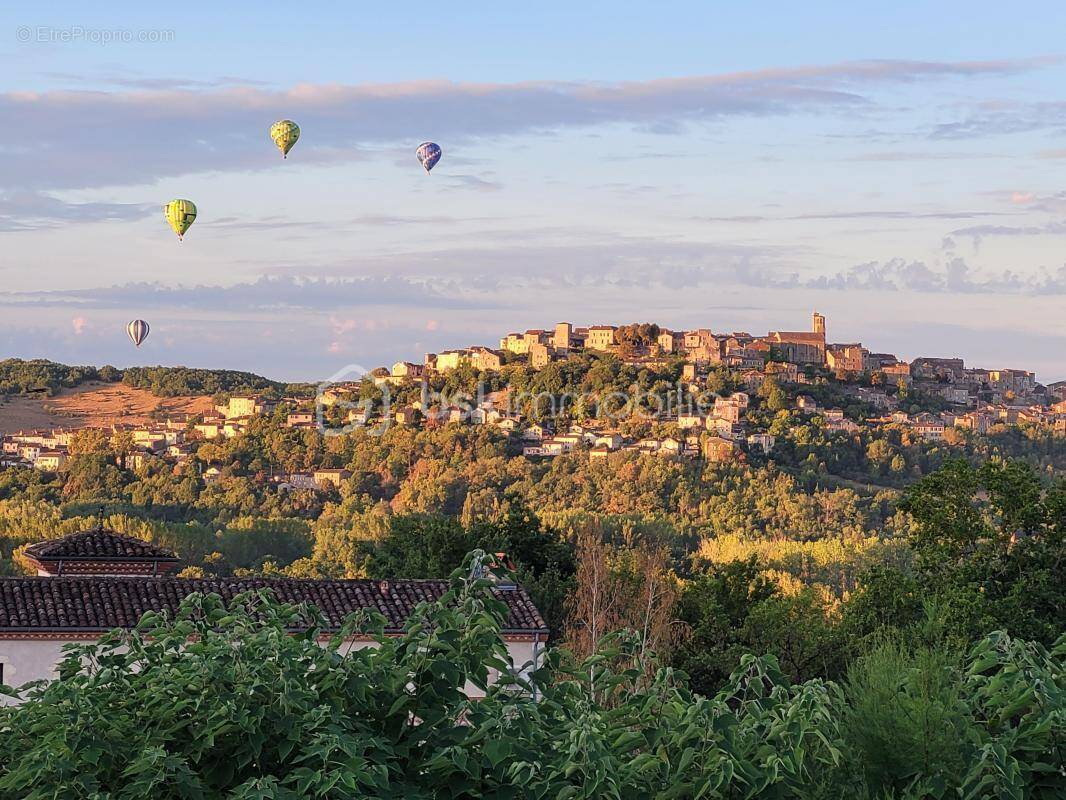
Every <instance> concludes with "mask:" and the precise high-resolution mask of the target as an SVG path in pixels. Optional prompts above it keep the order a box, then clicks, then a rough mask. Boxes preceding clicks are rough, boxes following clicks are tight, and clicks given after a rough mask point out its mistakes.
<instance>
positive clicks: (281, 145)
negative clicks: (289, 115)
mask: <svg viewBox="0 0 1066 800" xmlns="http://www.w3.org/2000/svg"><path fill="white" fill-rule="evenodd" d="M270 138H271V139H273V140H274V144H276V145H277V146H278V150H280V151H281V157H282V158H288V157H289V151H290V150H292V146H293V145H294V144H296V140H297V139H299V138H300V126H299V125H297V124H296V123H295V122H293V121H292V120H291V119H279V120H278V121H277V122H275V123H274V124H273V125H271V126H270Z"/></svg>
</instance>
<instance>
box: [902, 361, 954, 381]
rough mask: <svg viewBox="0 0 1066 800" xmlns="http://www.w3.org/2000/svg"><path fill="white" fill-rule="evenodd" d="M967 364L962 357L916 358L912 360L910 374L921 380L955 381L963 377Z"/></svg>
mask: <svg viewBox="0 0 1066 800" xmlns="http://www.w3.org/2000/svg"><path fill="white" fill-rule="evenodd" d="M965 373H966V365H965V363H963V360H962V359H961V358H924V357H923V358H916V359H914V361H912V362H911V365H910V374H911V375H912V376H914V377H915V378H918V379H920V380H938V381H946V382H949V383H955V381H957V380H961V379H963V377H964V376H965Z"/></svg>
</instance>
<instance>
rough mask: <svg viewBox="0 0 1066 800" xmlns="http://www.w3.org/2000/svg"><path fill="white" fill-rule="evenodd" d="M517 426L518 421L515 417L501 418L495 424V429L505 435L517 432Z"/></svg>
mask: <svg viewBox="0 0 1066 800" xmlns="http://www.w3.org/2000/svg"><path fill="white" fill-rule="evenodd" d="M519 424H520V420H519V419H518V417H516V416H506V417H502V416H501V417H499V418H498V419H497V420H496V422H495V425H496V427H497V428H499V429H500V430H501V431H506V432H507V433H514V432H515V431H516V430H518V426H519Z"/></svg>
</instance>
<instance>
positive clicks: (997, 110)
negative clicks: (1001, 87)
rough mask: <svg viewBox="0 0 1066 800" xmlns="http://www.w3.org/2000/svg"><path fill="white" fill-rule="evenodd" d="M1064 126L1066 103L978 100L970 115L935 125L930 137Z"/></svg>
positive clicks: (942, 137) (1056, 128) (966, 135)
mask: <svg viewBox="0 0 1066 800" xmlns="http://www.w3.org/2000/svg"><path fill="white" fill-rule="evenodd" d="M1064 126H1066V102H1061V101H1050V102H1048V101H1046V102H1039V103H1022V102H1015V101H994V102H984V103H978V104H977V105H976V107H975V108H974V109H973V110H972V111H971V112H970V113H969V114H968V116H966V117H965V118H963V119H961V120H956V121H953V122H944V123H941V124H939V125H936V126H934V127H933V128H932V129H931V130H930V131H929V134H928V136H929V138H930V139H945V140H950V139H975V138H979V137H987V136H1003V135H1007V134H1014V133H1029V132H1032V131H1039V130H1048V129H1053V130H1061V129H1062V128H1063V127H1064ZM1045 152H1054V151H1045ZM1051 157H1054V156H1051Z"/></svg>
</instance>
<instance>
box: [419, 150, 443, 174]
mask: <svg viewBox="0 0 1066 800" xmlns="http://www.w3.org/2000/svg"><path fill="white" fill-rule="evenodd" d="M442 153H443V151H442V150H441V149H440V145H439V144H437V143H436V142H422V144H420V145H419V146H418V149H417V150H415V155H416V156H418V163H419V164H421V165H422V168H423V169H425V171H426V174H427V175H428V174H429V171H430V170H431V169H433V167H435V166H436V165H437V162H438V161H440V157H441V155H442Z"/></svg>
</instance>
